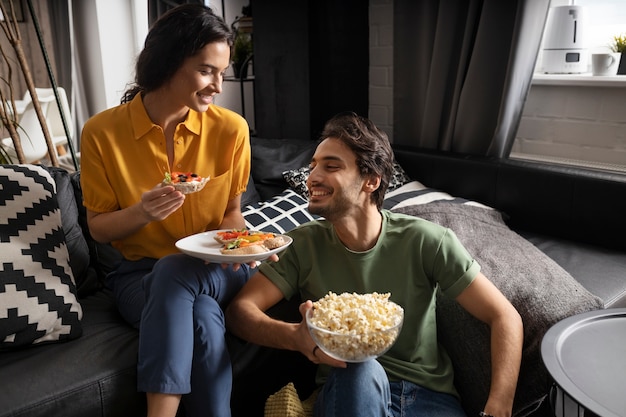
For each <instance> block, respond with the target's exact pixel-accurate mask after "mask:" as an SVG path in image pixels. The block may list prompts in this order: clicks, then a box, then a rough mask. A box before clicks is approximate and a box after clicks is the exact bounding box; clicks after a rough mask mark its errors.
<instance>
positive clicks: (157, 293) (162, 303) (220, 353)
mask: <svg viewBox="0 0 626 417" xmlns="http://www.w3.org/2000/svg"><path fill="white" fill-rule="evenodd" d="M249 276H250V270H249V268H248V267H247V266H246V265H242V267H241V269H239V271H237V272H235V271H233V270H232V268H230V267H229V268H227V269H223V268H222V267H221V265H219V264H208V265H207V264H205V263H204V261H203V260H201V259H197V258H193V257H190V256H187V255H183V254H175V255H169V256H166V257H164V258H162V259H160V260H158V261H157V260H154V259H142V260H140V261H134V262H131V261H124V262H123V263H122V264H121V265H120V267H119V268H118V270H117V271H115V272H113V273H112V274H110V276H109V277H108V283H109V286H110V287H111V288H112V290H113V292H114V294H115V298H116V300H117V305H118V309H119V311H120V313H121V314H122V316H123V317H124V318H125V319H126V320H127V321H128V322H129V323H130V324H132V325H133V326H135V327H137V328H139V329H140V331H139V358H138V365H137V374H138V376H137V386H138V390H139V391H145V392H159V393H168V394H182V402H183V404H184V407H185V412H186V415H187V416H188V417H195V416H219V417H223V416H225V417H228V416H230V394H231V387H232V368H231V363H230V357H229V355H228V350H227V347H226V340H225V338H224V333H225V324H224V313H223V309H224V308H225V307H226V305H228V303H229V302H230V300H231V299H232V298H233V297H234V296H235V294H236V293H237V292H238V291H239V289H240V288H241V287H242V286H243V284H245V282H246V281H247V280H248V278H249Z"/></svg>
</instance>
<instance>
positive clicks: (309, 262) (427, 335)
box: [260, 210, 480, 395]
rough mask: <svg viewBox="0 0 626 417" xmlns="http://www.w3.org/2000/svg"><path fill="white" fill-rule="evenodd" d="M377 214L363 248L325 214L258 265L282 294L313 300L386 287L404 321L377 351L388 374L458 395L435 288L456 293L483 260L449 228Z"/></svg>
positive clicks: (293, 233)
mask: <svg viewBox="0 0 626 417" xmlns="http://www.w3.org/2000/svg"><path fill="white" fill-rule="evenodd" d="M382 216H383V224H382V231H381V234H380V237H379V239H378V242H377V243H376V245H375V246H374V247H373V248H372V249H370V250H368V251H365V252H353V251H350V250H348V249H346V247H345V246H344V245H343V244H342V243H341V241H340V240H339V239H338V237H337V235H336V234H335V231H334V228H333V227H332V225H331V224H330V223H329V222H327V221H325V220H320V221H313V222H310V223H307V224H304V225H302V226H299V227H297V228H296V229H293V230H291V231H290V232H289V233H288V234H289V235H290V236H291V237H292V238H293V243H292V245H291V246H290V247H288V248H287V249H286V250H285V251H284V252H283V253H282V254H281V255H280V260H279V261H278V262H276V263H274V262H267V263H263V264H262V265H261V266H260V271H261V272H262V273H263V274H264V275H266V276H267V277H268V278H269V279H270V280H271V281H272V282H273V283H274V284H275V285H276V286H278V288H279V289H280V290H281V291H282V293H283V294H284V296H285V298H287V299H289V298H291V297H292V296H294V295H296V294H299V295H300V296H301V298H302V300H307V299H309V300H312V301H316V300H318V299H320V298H322V297H323V296H325V295H326V294H328V292H329V291H332V292H334V293H337V294H341V293H343V292H356V293H359V294H365V293H371V292H378V293H387V292H389V293H391V297H390V299H391V300H392V301H394V302H395V303H397V304H399V305H400V306H402V308H404V324H403V326H402V331H401V332H400V335H399V337H398V340H397V341H396V343H395V344H394V345H393V347H392V348H391V349H390V350H389V351H388V352H387V353H385V354H384V355H383V356H381V357H380V358H378V361H379V362H380V363H381V364H382V365H383V367H384V368H385V370H386V371H387V374H388V375H389V378H390V379H391V380H399V379H402V380H406V381H410V382H413V383H415V384H418V385H421V386H423V387H426V388H429V389H432V390H434V391H439V392H446V393H450V394H454V395H458V394H457V393H456V390H455V388H454V385H453V370H452V363H451V361H450V358H449V357H448V355H447V353H445V350H444V349H443V347H441V346H440V345H439V343H438V341H437V323H436V319H437V317H436V312H435V305H436V293H437V290H438V289H440V290H441V291H442V292H443V294H444V295H446V296H448V297H451V298H455V297H456V296H458V295H459V294H460V293H461V292H462V291H463V290H464V289H465V288H467V286H468V285H469V284H470V283H471V282H472V280H473V279H474V278H475V277H476V275H477V274H478V272H479V271H480V266H479V265H478V263H477V262H476V261H474V260H473V259H472V257H471V256H470V255H469V254H468V253H467V251H466V250H465V248H464V247H463V245H462V244H461V243H460V242H459V240H458V238H457V237H456V235H455V234H454V232H452V231H451V230H450V229H446V228H444V227H441V226H439V225H437V224H435V223H432V222H429V221H427V220H424V219H420V218H417V217H413V216H407V215H403V214H398V213H392V212H389V211H387V210H383V211H382Z"/></svg>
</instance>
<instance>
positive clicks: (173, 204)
mask: <svg viewBox="0 0 626 417" xmlns="http://www.w3.org/2000/svg"><path fill="white" fill-rule="evenodd" d="M184 202H185V195H184V194H183V193H181V192H180V191H176V190H175V189H174V187H172V186H171V185H161V184H159V185H157V186H156V187H154V188H153V189H151V190H149V191H146V192H145V193H143V194H142V195H141V202H140V203H139V207H140V209H141V211H142V213H143V215H144V216H145V218H146V219H147V220H148V221H151V222H152V221H160V220H163V219H165V218H167V217H168V216H169V215H170V214H172V213H173V212H175V211H176V210H178V209H179V208H180V206H182V205H183V203H184Z"/></svg>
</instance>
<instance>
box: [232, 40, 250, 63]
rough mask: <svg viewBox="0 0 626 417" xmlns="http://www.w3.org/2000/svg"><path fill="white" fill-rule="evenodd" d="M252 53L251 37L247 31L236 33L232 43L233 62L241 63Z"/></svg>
mask: <svg viewBox="0 0 626 417" xmlns="http://www.w3.org/2000/svg"><path fill="white" fill-rule="evenodd" d="M250 55H252V37H251V36H250V34H248V33H237V36H236V37H235V44H234V45H233V62H238V63H243V62H244V61H245V60H246V59H248V58H249V57H250Z"/></svg>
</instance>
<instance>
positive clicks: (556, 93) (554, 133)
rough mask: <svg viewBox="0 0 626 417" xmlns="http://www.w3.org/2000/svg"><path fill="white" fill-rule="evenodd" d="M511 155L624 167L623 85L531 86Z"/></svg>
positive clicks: (625, 89)
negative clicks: (513, 153) (545, 157)
mask: <svg viewBox="0 0 626 417" xmlns="http://www.w3.org/2000/svg"><path fill="white" fill-rule="evenodd" d="M513 152H515V153H516V154H519V155H520V156H524V155H530V156H547V157H555V158H564V159H572V160H579V161H585V162H592V163H606V164H615V165H623V166H626V86H624V85H623V84H616V86H615V87H610V86H598V87H593V86H580V85H569V86H568V85H537V84H533V85H532V87H531V90H530V93H529V96H528V100H527V102H526V106H525V107H524V113H523V115H522V120H521V123H520V127H519V130H518V132H517V138H516V140H515V144H514V146H513Z"/></svg>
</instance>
